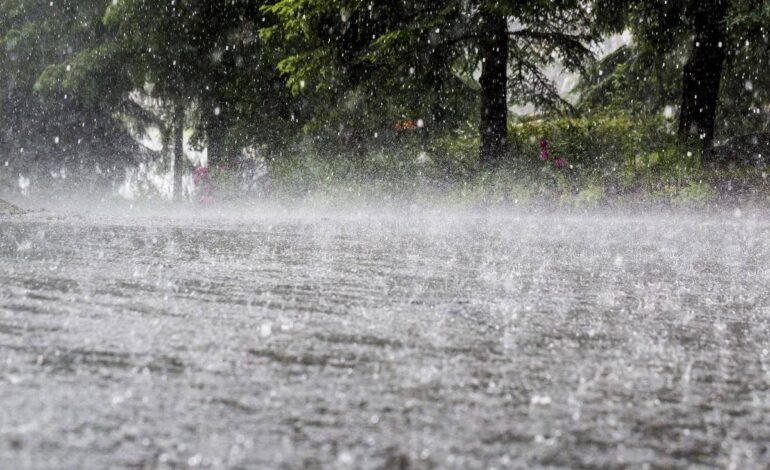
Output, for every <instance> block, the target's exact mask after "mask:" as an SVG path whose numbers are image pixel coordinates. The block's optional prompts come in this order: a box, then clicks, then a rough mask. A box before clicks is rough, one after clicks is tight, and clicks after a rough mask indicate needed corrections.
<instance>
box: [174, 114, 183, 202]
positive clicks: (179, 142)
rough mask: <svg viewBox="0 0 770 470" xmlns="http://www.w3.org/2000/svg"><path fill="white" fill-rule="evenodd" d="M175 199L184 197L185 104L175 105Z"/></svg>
mask: <svg viewBox="0 0 770 470" xmlns="http://www.w3.org/2000/svg"><path fill="white" fill-rule="evenodd" d="M173 132H174V189H173V194H174V200H177V201H178V200H181V199H182V176H183V174H184V169H185V168H184V166H185V165H184V159H185V156H184V105H182V104H177V105H176V106H175V107H174V131H173Z"/></svg>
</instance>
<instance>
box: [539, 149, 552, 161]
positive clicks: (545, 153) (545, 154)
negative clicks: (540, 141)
mask: <svg viewBox="0 0 770 470" xmlns="http://www.w3.org/2000/svg"><path fill="white" fill-rule="evenodd" d="M550 156H551V154H550V153H548V150H545V149H543V150H541V151H540V160H543V161H545V160H548V157H550Z"/></svg>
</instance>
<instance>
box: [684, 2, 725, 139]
mask: <svg viewBox="0 0 770 470" xmlns="http://www.w3.org/2000/svg"><path fill="white" fill-rule="evenodd" d="M728 3H729V0H700V1H696V2H695V3H694V6H693V20H694V25H695V37H694V39H693V45H692V52H691V53H690V57H689V59H688V60H687V63H686V64H685V66H684V74H683V78H682V110H681V113H680V115H679V135H680V136H681V137H682V138H689V137H691V136H693V135H695V136H697V137H698V138H699V139H700V141H701V148H702V149H703V150H704V151H707V150H708V149H710V148H711V143H712V142H713V140H714V123H715V118H716V111H717V104H718V101H719V86H720V83H721V80H722V69H723V66H724V61H725V47H726V45H725V40H726V29H725V28H726V26H725V16H726V14H727V7H728Z"/></svg>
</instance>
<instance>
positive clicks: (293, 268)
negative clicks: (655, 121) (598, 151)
mask: <svg viewBox="0 0 770 470" xmlns="http://www.w3.org/2000/svg"><path fill="white" fill-rule="evenodd" d="M0 227H2V229H1V230H0V404H1V405H0V406H1V407H2V408H1V409H0V468H9V469H11V468H13V469H25V468H34V469H49V468H50V469H86V468H137V469H155V468H186V467H200V468H244V469H246V468H383V469H385V468H388V469H390V468H418V469H422V468H426V469H427V468H539V467H548V468H595V467H600V468H627V467H637V468H644V467H646V466H651V467H658V468H660V467H665V468H672V467H682V468H683V467H696V468H698V467H703V468H706V467H713V466H717V467H725V468H728V467H729V468H738V469H747V468H770V467H769V465H770V351H769V349H770V218H768V217H767V214H756V215H753V216H750V215H748V214H743V215H742V214H738V213H733V212H732V211H728V212H726V213H725V214H711V215H703V214H702V215H682V214H669V215H654V214H649V215H644V214H641V215H625V216H621V215H596V216H573V215H539V216H536V215H516V214H505V213H490V212H486V213H483V214H481V215H473V214H469V213H466V214H461V213H452V212H440V211H438V212H432V213H430V214H429V215H424V216H422V215H420V214H419V213H414V212H413V213H411V214H404V215H398V214H391V215H383V216H378V217H375V216H370V215H366V214H355V213H349V214H344V213H337V214H327V215H326V216H307V215H305V216H291V215H281V214H279V213H276V214H273V215H269V216H264V217H256V216H255V217H252V218H251V219H248V218H225V217H216V216H213V215H212V216H210V217H206V218H203V219H193V218H189V217H186V218H185V217H182V218H179V219H176V218H174V217H160V216H144V217H133V218H132V217H124V218H114V217H104V216H96V215H86V216H68V217H46V216H44V215H41V214H32V215H24V216H13V217H10V216H8V217H5V218H0Z"/></svg>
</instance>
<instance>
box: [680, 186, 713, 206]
mask: <svg viewBox="0 0 770 470" xmlns="http://www.w3.org/2000/svg"><path fill="white" fill-rule="evenodd" d="M715 197H716V192H715V191H714V188H712V187H711V186H710V185H709V184H708V183H705V182H703V181H692V182H690V183H689V184H688V185H687V186H685V187H684V188H682V189H680V190H679V191H678V192H677V194H676V196H675V197H674V202H676V203H678V204H682V205H695V206H702V205H705V204H706V203H708V202H710V201H712V200H713V199H714V198H715Z"/></svg>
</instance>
